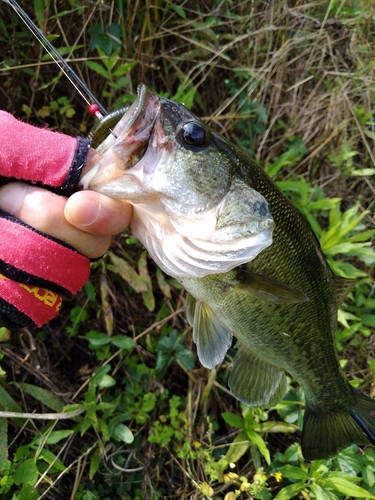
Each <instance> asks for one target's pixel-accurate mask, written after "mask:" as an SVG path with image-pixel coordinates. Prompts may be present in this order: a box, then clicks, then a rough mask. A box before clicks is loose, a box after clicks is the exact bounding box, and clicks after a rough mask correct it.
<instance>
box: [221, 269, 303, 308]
mask: <svg viewBox="0 0 375 500" xmlns="http://www.w3.org/2000/svg"><path fill="white" fill-rule="evenodd" d="M236 278H237V281H236V282H234V283H228V284H229V285H230V286H232V287H233V288H235V289H236V290H238V291H239V292H242V293H246V294H247V295H250V296H252V297H254V298H256V299H260V300H267V301H268V302H278V303H279V304H295V303H297V302H307V301H308V300H310V299H309V297H308V296H307V295H305V294H304V293H302V292H300V291H299V290H296V289H295V288H293V287H292V286H290V285H287V284H286V283H282V282H281V281H278V280H275V279H273V278H269V277H268V276H262V275H261V274H256V273H253V272H251V271H248V270H245V269H237V270H236Z"/></svg>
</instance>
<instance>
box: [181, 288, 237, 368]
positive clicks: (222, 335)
mask: <svg viewBox="0 0 375 500" xmlns="http://www.w3.org/2000/svg"><path fill="white" fill-rule="evenodd" d="M186 312H187V318H188V321H189V323H190V324H191V325H192V326H193V340H194V342H195V343H196V345H197V353H198V358H199V361H200V362H201V363H202V365H203V366H204V367H205V368H213V367H214V366H216V365H218V364H219V363H221V362H222V361H223V359H224V357H225V354H226V352H227V350H228V349H229V347H230V346H231V345H232V338H233V334H232V331H231V329H230V328H229V327H227V326H226V325H225V324H224V323H223V321H222V320H221V319H220V318H219V317H218V315H217V314H216V313H215V312H214V311H213V310H212V309H211V308H210V306H209V305H208V304H206V303H205V302H203V301H201V300H196V299H195V298H194V297H192V296H191V295H190V294H188V296H187V299H186Z"/></svg>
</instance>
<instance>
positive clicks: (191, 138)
mask: <svg viewBox="0 0 375 500" xmlns="http://www.w3.org/2000/svg"><path fill="white" fill-rule="evenodd" d="M178 138H179V139H180V141H179V142H181V144H182V145H183V146H185V147H187V148H201V147H204V146H206V142H207V141H206V139H207V137H206V131H205V129H204V128H203V127H202V125H201V124H200V123H198V122H187V123H184V124H183V125H182V126H181V128H180V130H179V131H178Z"/></svg>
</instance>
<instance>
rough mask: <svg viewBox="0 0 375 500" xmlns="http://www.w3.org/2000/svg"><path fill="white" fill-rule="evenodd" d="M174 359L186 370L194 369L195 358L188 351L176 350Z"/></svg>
mask: <svg viewBox="0 0 375 500" xmlns="http://www.w3.org/2000/svg"><path fill="white" fill-rule="evenodd" d="M176 359H177V360H178V361H180V362H181V363H182V365H183V366H184V367H185V368H186V369H187V370H193V369H194V367H195V356H194V354H193V353H192V352H191V351H189V349H179V350H176Z"/></svg>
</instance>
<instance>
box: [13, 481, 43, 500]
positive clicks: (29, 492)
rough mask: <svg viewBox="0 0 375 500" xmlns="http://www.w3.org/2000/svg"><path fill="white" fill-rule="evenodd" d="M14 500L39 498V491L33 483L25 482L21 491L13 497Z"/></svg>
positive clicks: (36, 499)
mask: <svg viewBox="0 0 375 500" xmlns="http://www.w3.org/2000/svg"><path fill="white" fill-rule="evenodd" d="M12 498H13V499H14V500H38V498H39V492H38V490H36V489H35V488H34V486H33V485H31V484H28V483H26V484H24V485H23V486H22V489H21V491H20V492H19V493H18V494H17V497H16V496H15V495H14V496H13V497H12Z"/></svg>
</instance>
